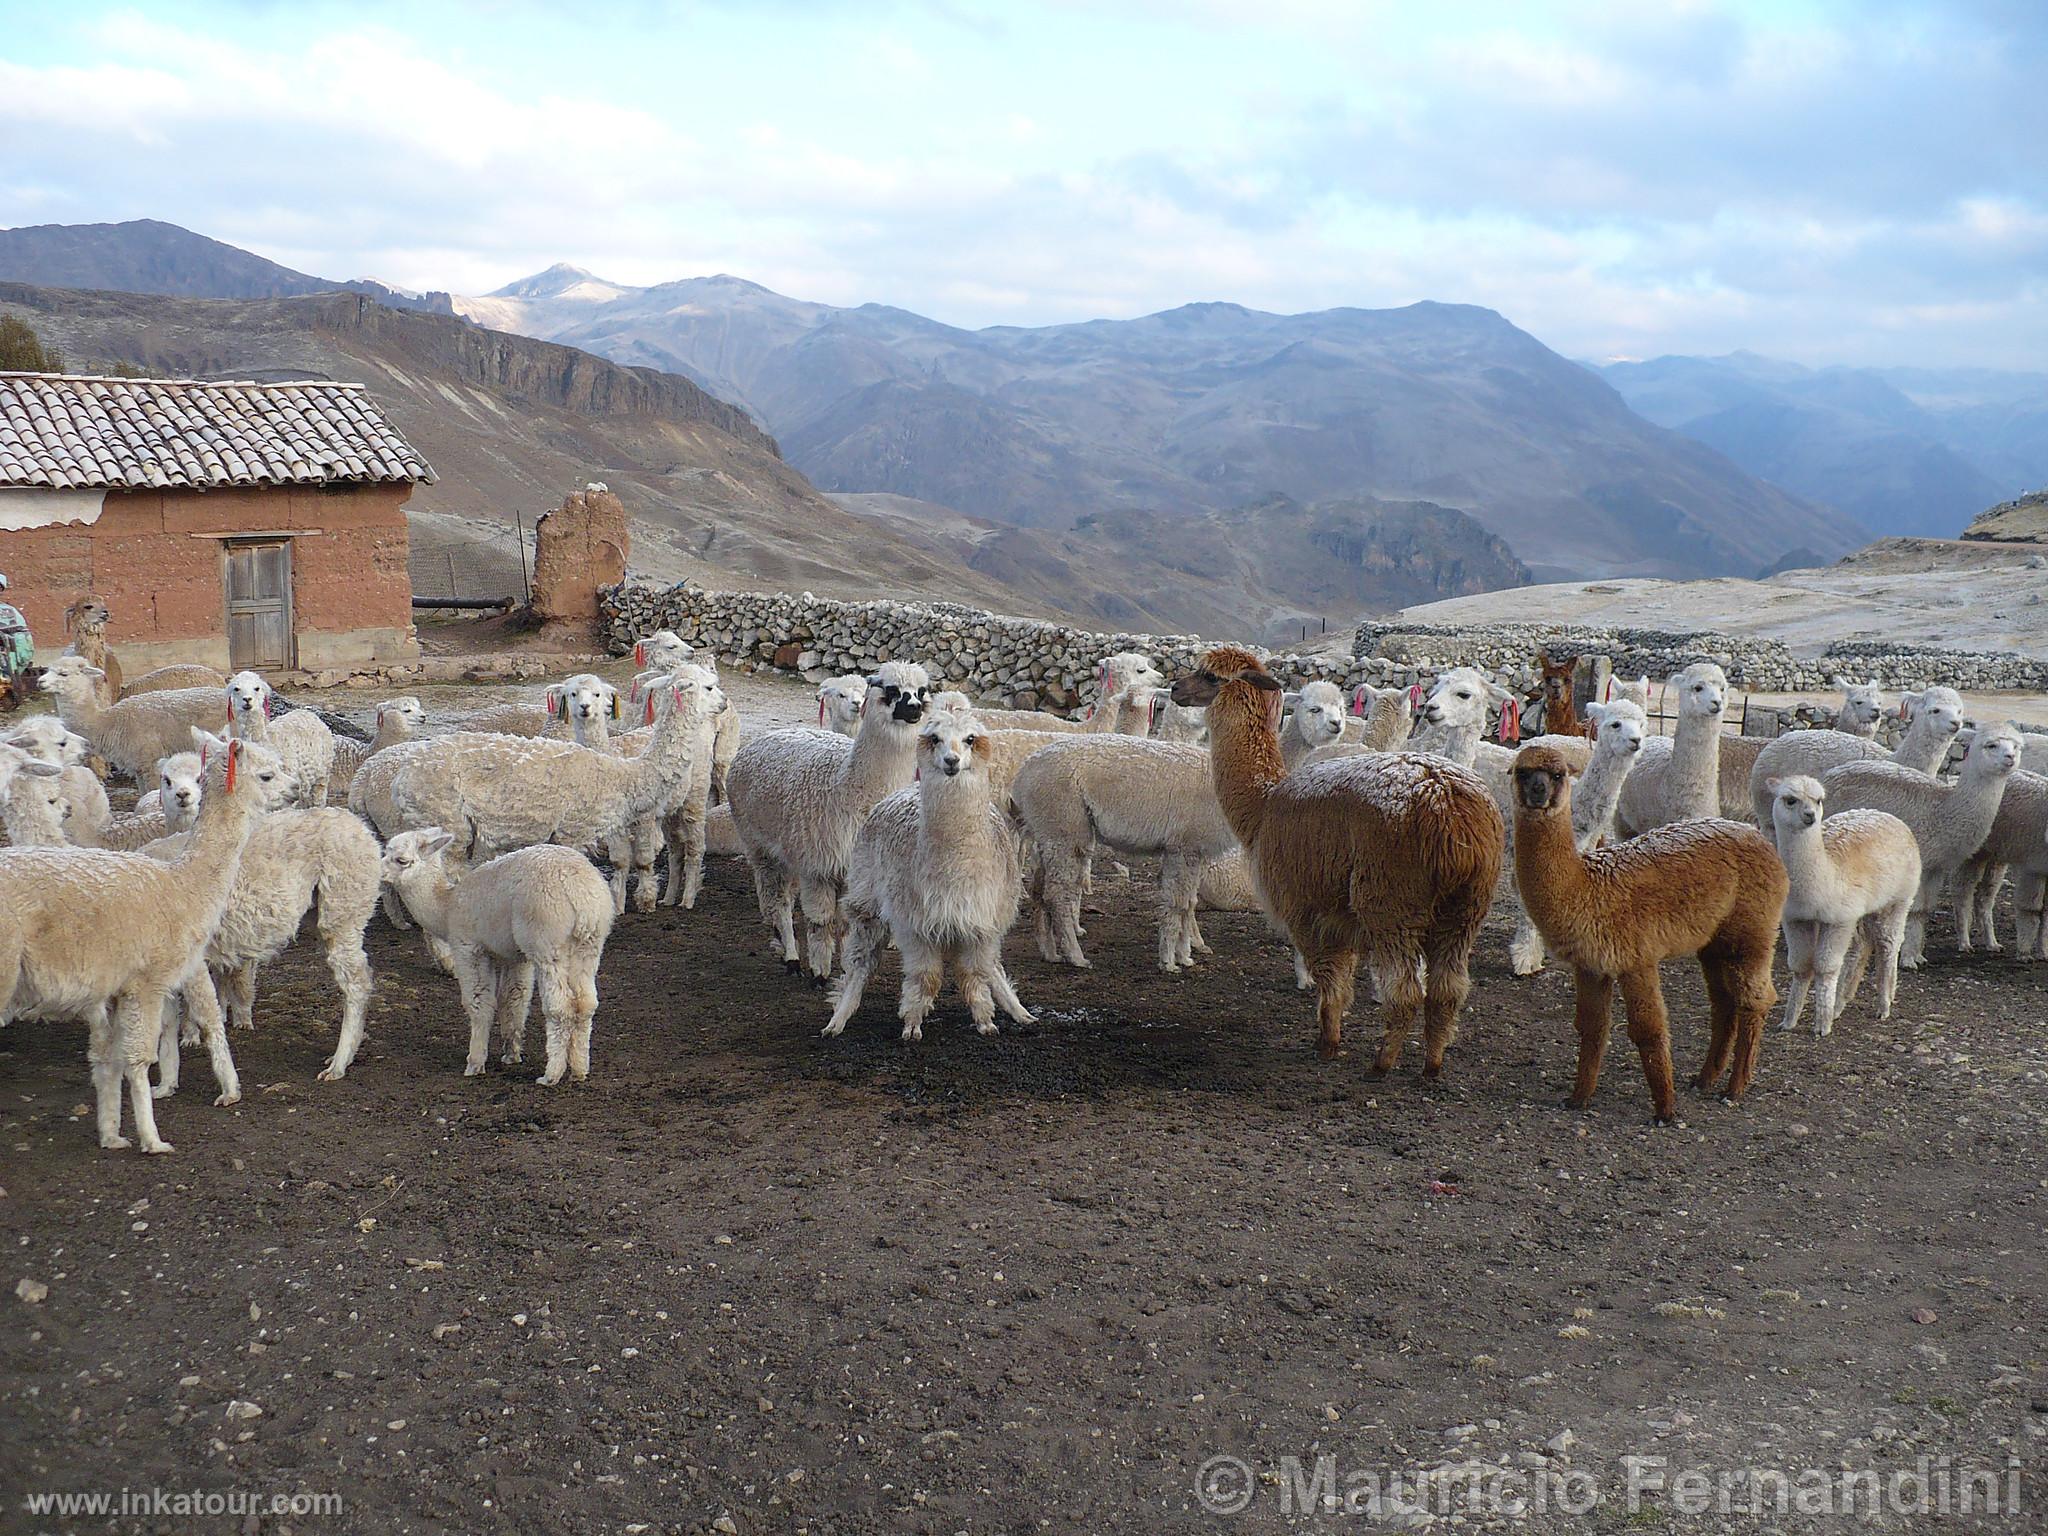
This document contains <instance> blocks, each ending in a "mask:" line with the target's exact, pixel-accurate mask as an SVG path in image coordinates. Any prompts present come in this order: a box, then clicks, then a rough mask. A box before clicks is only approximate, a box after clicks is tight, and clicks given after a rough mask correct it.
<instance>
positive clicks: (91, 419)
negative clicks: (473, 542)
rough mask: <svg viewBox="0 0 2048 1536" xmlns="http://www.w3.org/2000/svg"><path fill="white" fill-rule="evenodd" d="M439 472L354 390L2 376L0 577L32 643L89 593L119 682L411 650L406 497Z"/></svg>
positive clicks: (313, 664)
mask: <svg viewBox="0 0 2048 1536" xmlns="http://www.w3.org/2000/svg"><path fill="white" fill-rule="evenodd" d="M433 478H434V471H433V469H432V468H431V467H430V466H429V465H428V464H427V461H426V460H425V459H423V458H421V457H420V455H419V454H418V453H417V452H415V451H414V449H413V447H412V445H411V444H410V443H408V442H406V440H405V439H404V437H402V436H401V435H400V434H399V432H398V430H397V428H395V427H393V426H392V425H391V424H390V423H389V422H388V421H386V420H385V419H384V416H383V414H382V413H381V412H379V411H378V409H377V406H376V403H375V402H374V401H372V400H371V399H370V397H369V395H368V394H367V393H366V392H365V391H364V389H363V387H362V386H361V385H360V384H333V383H328V382H326V381H324V380H321V381H309V382H306V383H298V384H248V383H208V382H204V381H201V380H194V379H102V378H88V377H82V376H72V375H64V374H47V373H0V571H5V572H6V573H7V576H8V579H9V580H10V582H11V583H12V590H11V591H10V593H9V594H8V595H9V596H10V597H11V598H12V599H13V600H14V601H15V603H16V604H17V605H18V606H19V607H20V608H21V609H22V611H23V612H24V613H25V614H26V615H27V616H28V621H29V627H30V628H31V629H32V630H33V631H34V632H35V637H36V645H37V647H38V649H39V651H41V652H42V653H44V654H54V653H55V652H56V651H58V650H60V649H61V648H62V647H63V645H64V643H65V640H64V610H65V609H66V608H67V607H68V606H69V605H70V604H71V603H72V602H74V601H75V600H77V599H78V598H81V597H84V596H86V595H87V594H91V595H92V596H94V597H97V598H99V599H100V601H102V602H103V603H105V604H106V605H107V607H108V608H109V609H111V610H112V612H113V620H112V622H111V623H110V624H109V625H108V626H107V638H108V640H109V641H110V642H112V644H113V645H114V646H115V647H116V649H117V650H118V652H119V654H120V657H121V664H122V666H123V668H124V669H125V670H126V671H127V673H128V675H129V676H131V677H132V676H134V675H135V674H136V673H138V672H143V671H147V670H148V669H149V668H151V667H157V666H163V665H165V664H167V663H170V662H178V661H186V662H200V663H203V664H205V665H208V666H213V667H218V668H219V669H220V670H222V671H224V672H232V671H237V670H239V669H241V668H243V667H254V668H257V669H258V670H267V671H282V670H289V669H291V668H294V667H301V668H306V669H308V670H314V669H320V668H339V667H362V666H372V665H384V664H388V663H392V662H399V661H409V660H412V659H414V658H416V657H417V656H418V655H419V644H418V641H417V640H416V638H415V637H414V634H413V630H412V582H411V578H410V576H409V575H408V573H407V570H406V528H405V512H404V508H405V503H406V499H407V498H408V497H409V496H411V495H412V488H413V487H414V486H415V485H417V484H420V483H421V482H431V481H432V480H433Z"/></svg>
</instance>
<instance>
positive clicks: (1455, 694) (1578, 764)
mask: <svg viewBox="0 0 2048 1536" xmlns="http://www.w3.org/2000/svg"><path fill="white" fill-rule="evenodd" d="M1509 697H1510V695H1509V693H1508V691H1507V690H1506V689H1505V688H1502V687H1501V686H1500V685H1499V684H1498V683H1496V682H1494V681H1493V680H1492V679H1491V678H1489V677H1487V676H1486V675H1485V674H1484V673H1483V672H1481V671H1479V670H1478V669H1477V668H1476V667H1452V668H1451V669H1450V670H1449V671H1447V672H1445V673H1443V674H1442V675H1441V676H1439V677H1438V678H1437V680H1436V686H1435V687H1434V688H1432V689H1431V690H1430V692H1429V697H1428V699H1426V700H1425V701H1424V703H1423V706H1422V717H1421V718H1422V726H1421V729H1420V730H1419V731H1417V733H1416V736H1415V739H1414V741H1412V742H1411V743H1409V745H1408V750H1409V751H1411V752H1424V753H1427V754H1429V755H1430V756H1432V757H1442V758H1448V759H1449V760H1450V761H1451V762H1454V763H1456V764H1457V765H1458V766H1459V767H1460V768H1469V769H1471V770H1472V771H1473V772H1474V773H1476V774H1478V775H1479V777H1480V779H1481V780H1482V781H1483V782H1484V783H1485V785H1486V788H1487V791H1488V792H1489V793H1490V794H1491V795H1492V796H1493V801H1494V804H1495V805H1497V806H1500V807H1502V811H1503V815H1504V816H1505V817H1506V819H1507V825H1508V826H1509V827H1510V828H1512V827H1513V825H1514V822H1513V816H1512V811H1513V807H1514V782H1513V775H1514V766H1515V752H1516V751H1518V750H1519V747H1517V748H1515V749H1509V748H1507V747H1502V746H1497V745H1495V744H1494V743H1493V742H1490V741H1485V740H1482V738H1483V737H1484V736H1485V734H1486V714H1487V706H1488V704H1489V703H1505V702H1506V701H1507V699H1508V698H1509ZM1520 746H1523V747H1528V746H1546V747H1551V748H1554V749H1555V750H1556V751H1558V752H1560V753H1562V754H1563V756H1564V759H1565V761H1566V762H1567V763H1569V764H1570V765H1571V769H1572V772H1574V773H1583V772H1584V771H1585V769H1586V765H1587V764H1588V763H1590V762H1591V761H1592V760H1593V744H1592V743H1591V742H1589V741H1587V740H1586V739H1585V738H1584V737H1583V736H1532V737H1530V738H1528V739H1527V740H1525V741H1523V742H1522V743H1521V744H1520ZM1324 753H1325V755H1335V754H1333V753H1332V752H1331V751H1330V749H1328V748H1325V749H1324ZM1509 841H1510V842H1512V841H1513V833H1512V831H1510V834H1509Z"/></svg>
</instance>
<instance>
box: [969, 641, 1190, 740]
mask: <svg viewBox="0 0 2048 1536" xmlns="http://www.w3.org/2000/svg"><path fill="white" fill-rule="evenodd" d="M1165 683H1166V679H1165V677H1164V676H1162V675H1161V673H1160V671H1159V669H1158V668H1157V667H1155V666H1153V665H1152V660H1151V658H1150V657H1148V656H1143V655H1140V654H1139V653H1138V652H1136V651H1118V652H1116V653H1115V654H1114V655H1111V656H1105V657H1103V658H1102V660H1101V662H1100V663H1099V664H1097V666H1096V668H1095V703H1094V706H1093V707H1092V708H1091V709H1090V710H1089V711H1088V713H1087V714H1086V715H1085V716H1084V717H1083V718H1081V719H1079V720H1069V719H1066V718H1065V717H1063V716H1060V715H1055V714H1050V713H1048V712H1046V711H1045V710H1042V709H985V710H982V711H980V712H979V713H980V715H981V720H982V723H983V724H984V725H985V726H987V727H988V729H990V730H992V731H1055V732H1059V733H1061V734H1065V735H1099V734H1109V735H1122V736H1143V735H1144V734H1145V733H1146V732H1147V731H1148V730H1149V729H1150V728H1151V724H1152V697H1153V695H1154V694H1155V693H1157V692H1158V691H1159V690H1160V688H1162V687H1163V686H1164V685H1165Z"/></svg>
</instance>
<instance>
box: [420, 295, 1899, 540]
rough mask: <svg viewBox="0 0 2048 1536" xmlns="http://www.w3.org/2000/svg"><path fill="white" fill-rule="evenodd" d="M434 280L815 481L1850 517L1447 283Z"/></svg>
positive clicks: (1514, 510)
mask: <svg viewBox="0 0 2048 1536" xmlns="http://www.w3.org/2000/svg"><path fill="white" fill-rule="evenodd" d="M454 302H455V304H456V307H457V308H458V309H459V310H461V311H463V312H464V313H467V314H471V315H473V316H475V317H477V318H478V319H480V320H484V321H486V322H487V323H489V324H492V325H496V326H499V327H502V328H504V329H509V330H520V331H526V332H528V333H530V334H534V335H546V336H552V337H555V338H557V339H561V340H566V341H570V342H572V343H573V344H575V345H577V346H582V347H587V348H589V349H590V350H592V351H596V352H602V353H603V354H605V355H606V356H609V357H614V358H617V359H620V360H622V361H627V362H633V363H641V364H647V365H650V366H655V367H661V368H667V369H673V370H675V371H678V372H682V373H687V374H688V375H689V376H690V377H692V378H694V379H696V380H698V381H699V382H700V383H702V384H704V385H705V387H706V388H708V389H710V390H711V391H712V392H713V393H715V394H718V395H721V396H723V397H725V398H727V399H732V400H736V401H738V402H739V403H741V404H742V405H745V406H746V407H747V408H748V409H749V410H750V411H752V412H753V413H754V415H755V416H756V417H757V418H759V419H760V420H761V421H762V422H763V423H764V424H765V425H766V426H767V427H768V428H769V430H771V431H772V432H774V433H775V435H776V437H777V439H778V441H780V442H781V443H782V445H783V449H784V451H785V452H786V453H787V454H788V455H789V456H790V459H791V461H792V462H793V463H795V464H796V465H798V467H800V468H802V469H803V470H804V471H805V473H807V474H808V475H810V476H811V478H812V479H813V480H814V481H816V482H817V483H818V484H819V485H821V486H823V487H825V488H827V489H830V490H835V491H850V492H881V493H889V494H894V495H898V496H904V497H909V498H913V499H915V500H919V501H924V502H932V503H937V504H940V505H943V506H947V507H952V508H955V509H957V510H959V511H961V512H965V513H968V514H971V515H974V516H978V517H984V518H989V519H993V520H996V521H1000V522H1005V523H1011V524H1016V525H1020V526H1024V527H1037V528H1053V529H1060V528H1068V527H1071V526H1073V525H1074V524H1075V522H1076V521H1077V520H1078V519H1080V518H1082V517H1085V516H1089V515H1095V514H1105V513H1109V512H1117V513H1122V512H1145V511H1157V510H1162V509H1165V510H1170V511H1181V510H1186V511H1202V512H1221V511H1226V510H1228V509H1229V508H1232V507H1237V506H1244V505H1249V504H1254V503H1257V502H1260V501H1263V500H1264V499H1266V498H1267V497H1270V496H1275V495H1280V496H1285V497H1288V498H1290V499H1291V500H1293V501H1295V502H1299V503H1301V504H1303V505H1314V504H1317V503H1321V502H1327V501H1333V500H1343V499H1347V498H1356V497H1367V498H1371V499H1374V500H1385V501H1417V500H1419V501H1429V502H1433V503H1436V504H1438V505H1441V506H1447V507H1455V508H1458V509H1459V510H1461V511H1464V512H1466V513H1468V514H1470V515H1471V516H1472V517H1473V518H1475V519H1477V520H1478V522H1479V523H1481V524H1482V525H1484V526H1485V527H1486V528H1487V529H1488V530H1489V531H1490V532H1492V533H1494V534H1496V535H1498V536H1500V537H1501V538H1503V539H1505V540H1506V541H1507V542H1508V544H1509V545H1510V546H1511V547H1512V548H1513V550H1514V552H1515V554H1516V556H1517V557H1519V558H1520V559H1522V560H1523V561H1525V562H1527V563H1528V564H1530V565H1531V566H1534V567H1538V568H1542V569H1545V570H1548V571H1551V572H1574V573H1609V572H1622V573H1638V574H1669V575H1701V574H1719V573H1739V574H1742V575H1753V574H1754V573H1755V572H1757V571H1758V570H1761V569H1763V568H1764V567H1766V566H1769V565H1771V564H1773V563H1775V562H1776V561H1778V560H1779V559H1780V558H1781V557H1782V556H1784V555H1785V554H1786V553H1787V552H1788V551H1791V550H1795V549H1801V548H1804V549H1809V550H1813V551H1816V552H1818V553H1820V554H1822V555H1824V556H1833V555H1836V554H1839V553H1842V552H1843V551H1845V550H1847V549H1849V548H1852V547H1854V546H1855V545H1857V544H1859V543H1861V542H1863V540H1864V537H1865V535H1864V532H1863V530H1862V529H1861V528H1860V527H1859V526H1858V525H1856V524H1855V523H1854V522H1853V521H1852V520H1850V519H1848V518H1845V517H1843V516H1841V515H1840V514H1838V513H1835V512H1832V511H1830V510H1828V509H1826V508H1822V507H1818V506H1816V505H1814V504H1812V503H1810V502H1807V501H1804V500H1801V499H1800V498H1798V497H1797V496H1794V495H1790V494H1788V493H1786V492H1784V491H1782V490H1779V489H1777V488H1776V487H1773V486H1771V485H1767V484H1764V483H1762V482H1761V481H1759V480H1757V479H1755V478H1753V477H1751V476H1750V475H1747V474H1745V473H1744V472H1743V471H1742V470H1740V469H1738V468H1737V467H1736V466H1735V465H1734V464H1732V463H1730V462H1729V461H1728V460H1727V459H1726V458H1724V457H1723V456H1721V455H1720V454H1718V453H1716V452H1714V451H1713V450H1711V449H1709V448H1707V447H1705V446H1703V445H1702V444H1700V443H1698V442H1695V441H1693V440H1691V439H1689V438H1687V437H1684V436H1681V435H1679V434H1677V433H1674V432H1668V431H1665V430H1663V429H1661V428H1659V427H1656V426H1654V425H1652V424H1651V423H1649V422H1646V421H1644V420H1643V419H1642V418H1641V417H1639V416H1637V415H1636V414H1635V413H1633V412H1632V411H1630V410H1629V409H1628V407H1627V405H1626V404H1625V403H1624V402H1623V401H1622V399H1621V397H1620V396H1619V395H1617V394H1616V393H1615V392H1614V391H1613V390H1612V389H1610V388H1608V387H1607V386H1606V385H1605V384H1603V383H1602V382H1601V381H1600V380H1598V379H1596V378H1594V377H1592V376H1591V375H1590V374H1588V372H1587V371H1586V370H1585V369H1583V368H1581V367H1579V366H1578V365H1577V364H1575V363H1572V362H1569V361H1567V360H1566V359H1564V358H1562V357H1559V356H1558V355H1557V354H1556V353H1554V352H1552V351H1550V349H1549V348H1547V347H1545V346H1543V345H1542V344H1541V343H1540V342H1538V341H1536V340H1535V338H1533V337H1531V336H1529V335H1527V334H1526V333H1524V332H1522V331H1520V330H1517V329H1516V328H1515V327H1514V326H1513V325H1511V324H1509V323H1508V322H1507V321H1506V320H1504V319H1502V318H1501V317H1500V316H1499V315H1497V314H1494V313H1493V312H1491V311H1490V310H1484V309H1476V308H1473V307H1471V306H1466V305H1454V304H1416V305H1411V306H1409V307H1408V308H1406V309H1397V310H1359V309H1342V310H1327V311H1323V312H1320V313H1315V314H1305V315H1273V314H1264V313H1261V312H1259V311H1256V310H1249V309H1244V308H1241V307H1240V306H1237V305H1234V304H1196V305H1189V306H1187V307H1185V308H1181V309H1176V310H1170V311H1167V312H1165V313H1163V314H1157V315H1148V316H1145V317H1143V318H1141V319H1136V320H1128V321H1091V322H1088V323H1086V324H1080V325H1063V326H1049V327H1043V328H1038V329H1019V328H1012V327H995V328H992V329H989V330H982V331H964V330H959V329H957V328H954V327H951V326H946V325H940V324H938V323H936V322H934V321H931V320H928V319H925V318H924V317H922V316H919V315H914V314H910V313H908V312H906V311H903V310H898V309H890V308H885V307H883V306H879V305H865V306H862V307H860V308H858V309H839V308H834V307H832V306H830V305H822V304H812V303H806V302H803V301H800V300H794V299H789V298H785V297H784V296H782V295H780V294H776V293H772V292H770V291H769V290H767V289H765V288H762V287H760V286H758V285H757V284H753V283H748V282H745V281H742V280H740V279H737V278H732V277H713V278H699V279H689V280H686V281H683V282H675V283H664V284H661V285H659V286H657V287H653V288H645V289H636V288H630V287H626V286H624V285H621V284H617V283H608V282H605V281H604V280H603V279H601V278H596V277H593V276H592V275H591V274H589V273H587V272H582V271H579V270H577V269H574V268H560V267H558V268H554V269H551V270H550V271H549V272H547V273H542V274H539V275H537V276H536V277H534V278H531V279H527V280H526V281H524V282H521V283H517V284H513V285H511V286H510V287H508V288H505V289H501V290H499V292H497V293H496V294H493V295H490V296H488V297H487V298H484V299H466V298H458V299H456V300H455V301H454Z"/></svg>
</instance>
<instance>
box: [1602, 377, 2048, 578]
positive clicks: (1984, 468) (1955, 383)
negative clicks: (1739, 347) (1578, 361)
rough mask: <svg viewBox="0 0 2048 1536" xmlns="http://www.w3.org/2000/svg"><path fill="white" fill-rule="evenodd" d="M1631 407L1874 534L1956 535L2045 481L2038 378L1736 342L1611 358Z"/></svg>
mask: <svg viewBox="0 0 2048 1536" xmlns="http://www.w3.org/2000/svg"><path fill="white" fill-rule="evenodd" d="M1599 372H1600V375H1601V376H1602V377H1603V378H1605V379H1606V380H1607V382H1608V383H1610V384H1612V385H1613V386H1614V387H1615V388H1616V389H1617V390H1619V391H1620V392H1621V396H1622V398H1623V399H1624V400H1626V401H1627V402H1628V403H1629V405H1630V406H1631V407H1632V408H1633V409H1634V410H1635V411H1636V412H1637V413H1638V414H1639V415H1642V416H1644V417H1647V418H1648V419H1649V420H1651V421H1654V422H1656V423H1657V424H1658V425H1659V426H1665V427H1670V428H1672V429H1674V430H1676V431H1679V432H1683V433H1685V434H1686V435H1687V436H1688V437H1694V438H1697V439H1699V440H1700V441H1701V442H1703V443H1707V444H1709V445H1711V446H1712V447H1715V448H1718V449H1719V450H1720V451H1721V452H1722V453H1724V454H1726V455H1727V456H1728V457H1729V458H1730V459H1732V460H1734V461H1735V462H1736V463H1737V464H1739V465H1741V466H1742V467H1743V468H1744V469H1746V470H1748V471H1749V472H1750V473H1751V474H1753V475H1757V476H1759V477H1761V478H1763V479H1765V480H1769V481H1770V482H1771V483H1772V484H1774V485H1781V486H1784V487H1785V488H1786V489H1787V490H1790V491H1795V492H1797V493H1798V494H1800V495H1802V496H1808V497H1812V498H1814V499H1815V500H1819V501H1824V502H1826V503H1828V504H1829V505H1831V506H1834V507H1837V508H1839V509H1840V510H1842V511H1844V512H1846V513H1848V514H1849V515H1851V516H1852V517H1854V518H1856V519H1857V521H1859V522H1861V523H1862V524H1864V526H1866V527H1868V528H1870V529H1871V530H1873V531H1874V532H1877V533H1887V534H1917V535H1924V536H1931V537H1936V538H1953V537H1955V536H1956V533H1957V531H1958V530H1959V529H1960V528H1962V527H1963V526H1964V525H1965V524H1967V523H1968V522H1969V520H1970V519H1971V518H1972V517H1973V516H1975V515H1976V514H1977V513H1978V512H1980V511H1982V510H1983V509H1984V508H1985V507H1986V506H1987V505H1989V504H1990V503H1992V502H1995V501H1999V500H2001V499H2003V498H2005V497H2008V496H2011V495H2014V494H2016V493H2017V492H2018V491H2020V490H2021V489H2024V488H2025V487H2027V486H2035V485H2042V484H2048V374H2023V373H1998V372H1994V371H1991V370H1966V369H1948V370H1933V369H1905V368H1898V369H1870V368H1822V369H1814V368H1805V367H1801V366H1800V365H1799V364H1797V363H1788V362H1781V361H1779V360H1777V359H1773V358H1767V357H1759V356H1757V355H1756V354H1754V353H1749V352H1737V353H1733V354H1730V355H1729V356H1726V357H1659V358H1655V359H1652V360H1650V361H1648V362H1627V363H1610V364H1607V365H1605V366H1602V367H1600V368H1599Z"/></svg>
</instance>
